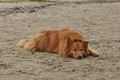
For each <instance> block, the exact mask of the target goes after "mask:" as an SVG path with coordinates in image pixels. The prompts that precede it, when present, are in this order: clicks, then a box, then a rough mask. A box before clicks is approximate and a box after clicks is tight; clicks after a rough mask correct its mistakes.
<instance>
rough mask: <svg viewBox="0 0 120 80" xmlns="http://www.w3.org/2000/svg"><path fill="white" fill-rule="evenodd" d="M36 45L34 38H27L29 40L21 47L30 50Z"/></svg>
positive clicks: (34, 49) (33, 49)
mask: <svg viewBox="0 0 120 80" xmlns="http://www.w3.org/2000/svg"><path fill="white" fill-rule="evenodd" d="M36 45H37V42H36V39H34V38H31V39H30V40H29V42H28V43H26V44H25V46H24V47H23V48H24V49H27V50H30V51H36V48H35V47H36Z"/></svg>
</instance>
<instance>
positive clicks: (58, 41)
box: [17, 28, 99, 59]
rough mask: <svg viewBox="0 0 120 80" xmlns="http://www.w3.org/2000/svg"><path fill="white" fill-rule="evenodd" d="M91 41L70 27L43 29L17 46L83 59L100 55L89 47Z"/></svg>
mask: <svg viewBox="0 0 120 80" xmlns="http://www.w3.org/2000/svg"><path fill="white" fill-rule="evenodd" d="M88 43H89V41H86V40H85V39H84V38H83V36H82V35H81V34H80V33H78V32H76V31H74V30H70V29H68V28H63V29H61V30H43V31H41V32H39V33H37V34H35V35H34V36H33V37H31V39H30V40H28V39H24V40H21V41H20V42H18V43H17V46H19V47H23V48H24V49H27V50H30V51H46V52H51V53H57V54H59V55H60V56H62V57H74V58H77V59H82V58H83V57H87V56H88V55H92V56H99V53H97V52H95V51H93V50H91V49H90V48H89V47H88Z"/></svg>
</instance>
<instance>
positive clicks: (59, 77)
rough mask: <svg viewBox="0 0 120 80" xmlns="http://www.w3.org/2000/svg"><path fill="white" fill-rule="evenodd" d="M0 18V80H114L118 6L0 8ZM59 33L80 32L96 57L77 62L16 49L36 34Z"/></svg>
mask: <svg viewBox="0 0 120 80" xmlns="http://www.w3.org/2000/svg"><path fill="white" fill-rule="evenodd" d="M7 4H9V5H7ZM0 14H1V16H0V80H119V79H120V2H113V3H75V2H73V3H65V4H63V3H62V4H59V3H58V4H57V3H37V2H20V3H0ZM3 14H5V15H4V16H3ZM61 28H70V29H73V30H76V31H78V32H80V33H81V34H82V35H83V36H84V37H85V39H86V40H89V41H90V47H91V48H92V49H93V50H95V51H97V52H98V53H100V56H99V57H92V56H89V57H87V58H84V59H82V60H77V59H73V58H63V57H61V56H59V55H57V54H52V53H48V52H35V54H31V52H30V51H27V50H24V49H22V48H19V47H17V46H16V43H17V42H18V41H20V40H21V39H27V38H30V37H32V36H33V35H34V34H36V33H37V32H39V31H41V30H54V29H61Z"/></svg>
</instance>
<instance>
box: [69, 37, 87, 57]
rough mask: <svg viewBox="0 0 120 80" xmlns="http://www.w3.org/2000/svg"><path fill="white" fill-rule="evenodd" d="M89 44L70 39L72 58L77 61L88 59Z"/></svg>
mask: <svg viewBox="0 0 120 80" xmlns="http://www.w3.org/2000/svg"><path fill="white" fill-rule="evenodd" d="M88 43H89V41H82V40H79V39H71V38H70V37H68V45H69V52H68V54H69V55H70V57H73V58H76V59H82V58H83V57H87V56H88V54H89V51H88Z"/></svg>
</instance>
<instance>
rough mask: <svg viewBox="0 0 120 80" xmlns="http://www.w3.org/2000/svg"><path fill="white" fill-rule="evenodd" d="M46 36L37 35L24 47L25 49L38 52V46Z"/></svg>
mask: <svg viewBox="0 0 120 80" xmlns="http://www.w3.org/2000/svg"><path fill="white" fill-rule="evenodd" d="M43 36H44V34H42V33H37V34H36V35H34V36H33V37H32V38H31V39H30V40H29V42H28V43H26V45H25V46H24V49H27V50H30V51H37V45H38V43H39V41H41V39H42V38H43Z"/></svg>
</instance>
